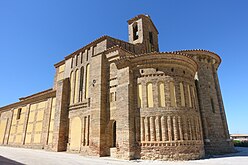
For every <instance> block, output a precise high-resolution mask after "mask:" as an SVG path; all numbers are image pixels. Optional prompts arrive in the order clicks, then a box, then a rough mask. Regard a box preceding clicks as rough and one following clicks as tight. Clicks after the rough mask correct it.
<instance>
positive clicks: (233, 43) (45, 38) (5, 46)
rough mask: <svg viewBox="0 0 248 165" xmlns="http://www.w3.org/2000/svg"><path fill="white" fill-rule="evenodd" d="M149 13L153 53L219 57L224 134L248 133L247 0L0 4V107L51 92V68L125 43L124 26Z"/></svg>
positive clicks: (52, 0) (62, 0)
mask: <svg viewBox="0 0 248 165" xmlns="http://www.w3.org/2000/svg"><path fill="white" fill-rule="evenodd" d="M138 14H149V15H150V16H151V18H152V19H153V21H154V23H155V25H156V26H157V28H158V30H159V44H160V51H174V50H181V49H199V48H200V49H207V50H210V51H213V52H216V53H217V54H219V55H220V56H221V58H222V64H221V65H220V67H219V71H218V72H219V79H220V84H221V88H222V94H223V99H224V104H225V110H226V114H227V119H228V123H229V130H230V132H231V133H248V126H247V125H248V118H247V117H248V108H247V104H248V96H247V95H248V63H247V61H248V51H247V48H248V1H247V0H208V1H203V0H187V1H186V0H152V1H148V0H143V1H138V0H136V1H134V0H123V1H119V0H89V1H87V2H86V1H85V0H70V1H65V0H37V1H33V0H25V1H20V0H5V1H4V0H2V1H0V57H1V59H0V61H1V64H0V76H1V79H0V80H1V81H0V106H4V105H6V104H9V103H13V102H16V101H18V98H19V97H23V96H27V95H31V94H33V93H36V92H39V91H41V90H45V89H48V88H51V87H52V85H53V78H54V73H55V70H54V67H53V64H55V63H56V62H59V61H60V60H62V59H63V58H64V56H66V55H68V54H70V53H72V52H73V51H75V50H77V49H79V48H81V47H83V46H84V45H86V44H87V43H89V42H91V41H92V40H94V39H96V38H98V37H100V36H102V35H105V34H106V35H110V36H112V37H115V38H119V39H122V40H127V36H128V35H127V22H126V21H127V20H128V19H130V18H132V17H134V16H136V15H138Z"/></svg>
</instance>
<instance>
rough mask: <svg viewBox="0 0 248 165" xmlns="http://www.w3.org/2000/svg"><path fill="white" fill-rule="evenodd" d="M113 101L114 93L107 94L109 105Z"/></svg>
mask: <svg viewBox="0 0 248 165" xmlns="http://www.w3.org/2000/svg"><path fill="white" fill-rule="evenodd" d="M113 101H114V92H111V93H110V94H109V102H110V103H111V102H113Z"/></svg>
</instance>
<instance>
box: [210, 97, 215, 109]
mask: <svg viewBox="0 0 248 165" xmlns="http://www.w3.org/2000/svg"><path fill="white" fill-rule="evenodd" d="M210 101H211V108H212V111H213V113H215V108H214V100H213V98H210Z"/></svg>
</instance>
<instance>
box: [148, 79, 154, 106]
mask: <svg viewBox="0 0 248 165" xmlns="http://www.w3.org/2000/svg"><path fill="white" fill-rule="evenodd" d="M146 94H147V96H146V97H147V107H149V108H152V107H153V92H152V83H147V85H146Z"/></svg>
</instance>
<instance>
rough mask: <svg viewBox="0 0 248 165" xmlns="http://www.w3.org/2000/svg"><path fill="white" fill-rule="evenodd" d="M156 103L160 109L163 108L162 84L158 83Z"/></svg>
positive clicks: (163, 94)
mask: <svg viewBox="0 0 248 165" xmlns="http://www.w3.org/2000/svg"><path fill="white" fill-rule="evenodd" d="M158 95H159V97H158V101H159V106H160V107H165V93H164V83H163V82H159V83H158Z"/></svg>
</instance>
